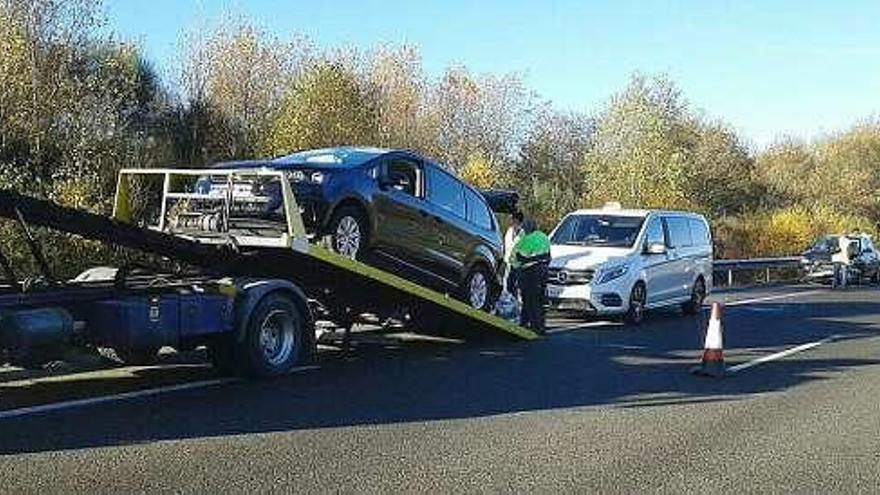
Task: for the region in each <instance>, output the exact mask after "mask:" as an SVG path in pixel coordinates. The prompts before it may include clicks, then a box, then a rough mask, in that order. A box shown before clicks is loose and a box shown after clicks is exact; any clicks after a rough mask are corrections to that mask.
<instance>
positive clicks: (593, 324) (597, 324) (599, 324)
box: [547, 321, 611, 334]
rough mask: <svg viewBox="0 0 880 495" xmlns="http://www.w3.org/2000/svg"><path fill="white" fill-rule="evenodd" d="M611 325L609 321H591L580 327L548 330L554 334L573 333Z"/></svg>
mask: <svg viewBox="0 0 880 495" xmlns="http://www.w3.org/2000/svg"><path fill="white" fill-rule="evenodd" d="M609 324H611V323H610V322H607V321H590V322H587V323H581V324H580V325H574V326H571V327H562V328H549V329H547V333H548V334H554V333H562V332H571V331H573V330H581V329H584V328H590V327H602V326H606V325H609Z"/></svg>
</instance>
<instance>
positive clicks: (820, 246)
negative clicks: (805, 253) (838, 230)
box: [810, 235, 840, 253]
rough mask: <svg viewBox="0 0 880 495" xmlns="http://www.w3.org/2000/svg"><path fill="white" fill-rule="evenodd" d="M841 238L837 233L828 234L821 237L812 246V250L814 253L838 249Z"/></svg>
mask: <svg viewBox="0 0 880 495" xmlns="http://www.w3.org/2000/svg"><path fill="white" fill-rule="evenodd" d="M839 242H840V240H839V238H838V237H837V236H836V235H826V236H824V237H820V238H819V239H818V240H816V242H814V243H813V245H812V246H810V251H811V252H814V253H831V252H834V251H836V250H837V248H838V246H839V245H840V244H839Z"/></svg>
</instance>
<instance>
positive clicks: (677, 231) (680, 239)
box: [666, 217, 693, 248]
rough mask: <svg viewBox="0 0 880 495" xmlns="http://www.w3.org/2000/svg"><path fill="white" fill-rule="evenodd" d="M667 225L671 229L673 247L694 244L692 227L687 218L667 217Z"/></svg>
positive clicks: (670, 235)
mask: <svg viewBox="0 0 880 495" xmlns="http://www.w3.org/2000/svg"><path fill="white" fill-rule="evenodd" d="M666 227H667V228H668V229H669V237H670V238H671V239H670V240H671V241H672V242H671V245H672V247H674V248H685V247H689V246H692V245H693V241H692V240H691V229H690V227H689V226H688V219H687V218H683V217H666Z"/></svg>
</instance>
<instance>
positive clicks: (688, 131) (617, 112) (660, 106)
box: [583, 75, 699, 208]
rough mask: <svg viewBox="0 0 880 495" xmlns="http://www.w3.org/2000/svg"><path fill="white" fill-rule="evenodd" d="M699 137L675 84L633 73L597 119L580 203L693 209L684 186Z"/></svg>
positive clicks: (693, 203)
mask: <svg viewBox="0 0 880 495" xmlns="http://www.w3.org/2000/svg"><path fill="white" fill-rule="evenodd" d="M698 139H699V133H698V129H697V126H696V125H695V122H694V121H693V119H692V118H690V115H689V110H688V106H687V102H686V101H685V100H684V99H683V98H682V96H681V93H680V91H679V90H678V88H676V87H675V86H674V85H673V84H672V83H671V82H670V81H669V80H668V79H666V78H663V77H656V78H653V79H647V78H645V77H644V76H641V75H635V76H633V78H632V79H631V81H630V83H629V86H627V88H626V89H625V90H624V91H623V92H622V93H620V94H618V95H616V96H614V97H613V98H612V99H611V103H610V105H609V106H608V107H607V109H606V110H605V111H604V112H603V113H602V114H600V116H599V117H598V118H597V124H596V133H595V135H594V139H593V143H592V146H591V148H590V151H589V152H588V153H587V156H586V159H585V161H584V168H583V169H584V174H585V181H586V182H585V184H584V188H585V201H586V202H587V203H588V204H597V203H601V202H605V201H621V202H622V203H624V204H627V205H638V206H642V207H663V208H674V207H680V208H691V207H693V206H694V205H695V198H693V197H691V195H690V194H689V191H688V186H687V184H688V181H689V179H690V173H691V172H692V170H693V167H692V164H693V154H694V149H695V147H696V144H697V141H698Z"/></svg>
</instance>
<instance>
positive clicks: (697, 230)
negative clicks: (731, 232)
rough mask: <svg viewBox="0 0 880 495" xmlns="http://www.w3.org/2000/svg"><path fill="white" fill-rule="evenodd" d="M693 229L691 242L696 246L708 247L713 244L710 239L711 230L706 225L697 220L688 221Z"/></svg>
mask: <svg viewBox="0 0 880 495" xmlns="http://www.w3.org/2000/svg"><path fill="white" fill-rule="evenodd" d="M688 222H689V223H690V227H691V240H692V241H693V244H694V246H708V245H710V244H711V242H710V239H709V229H708V228H707V227H706V223H705V222H703V221H702V220H697V219H696V218H690V219H688Z"/></svg>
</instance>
